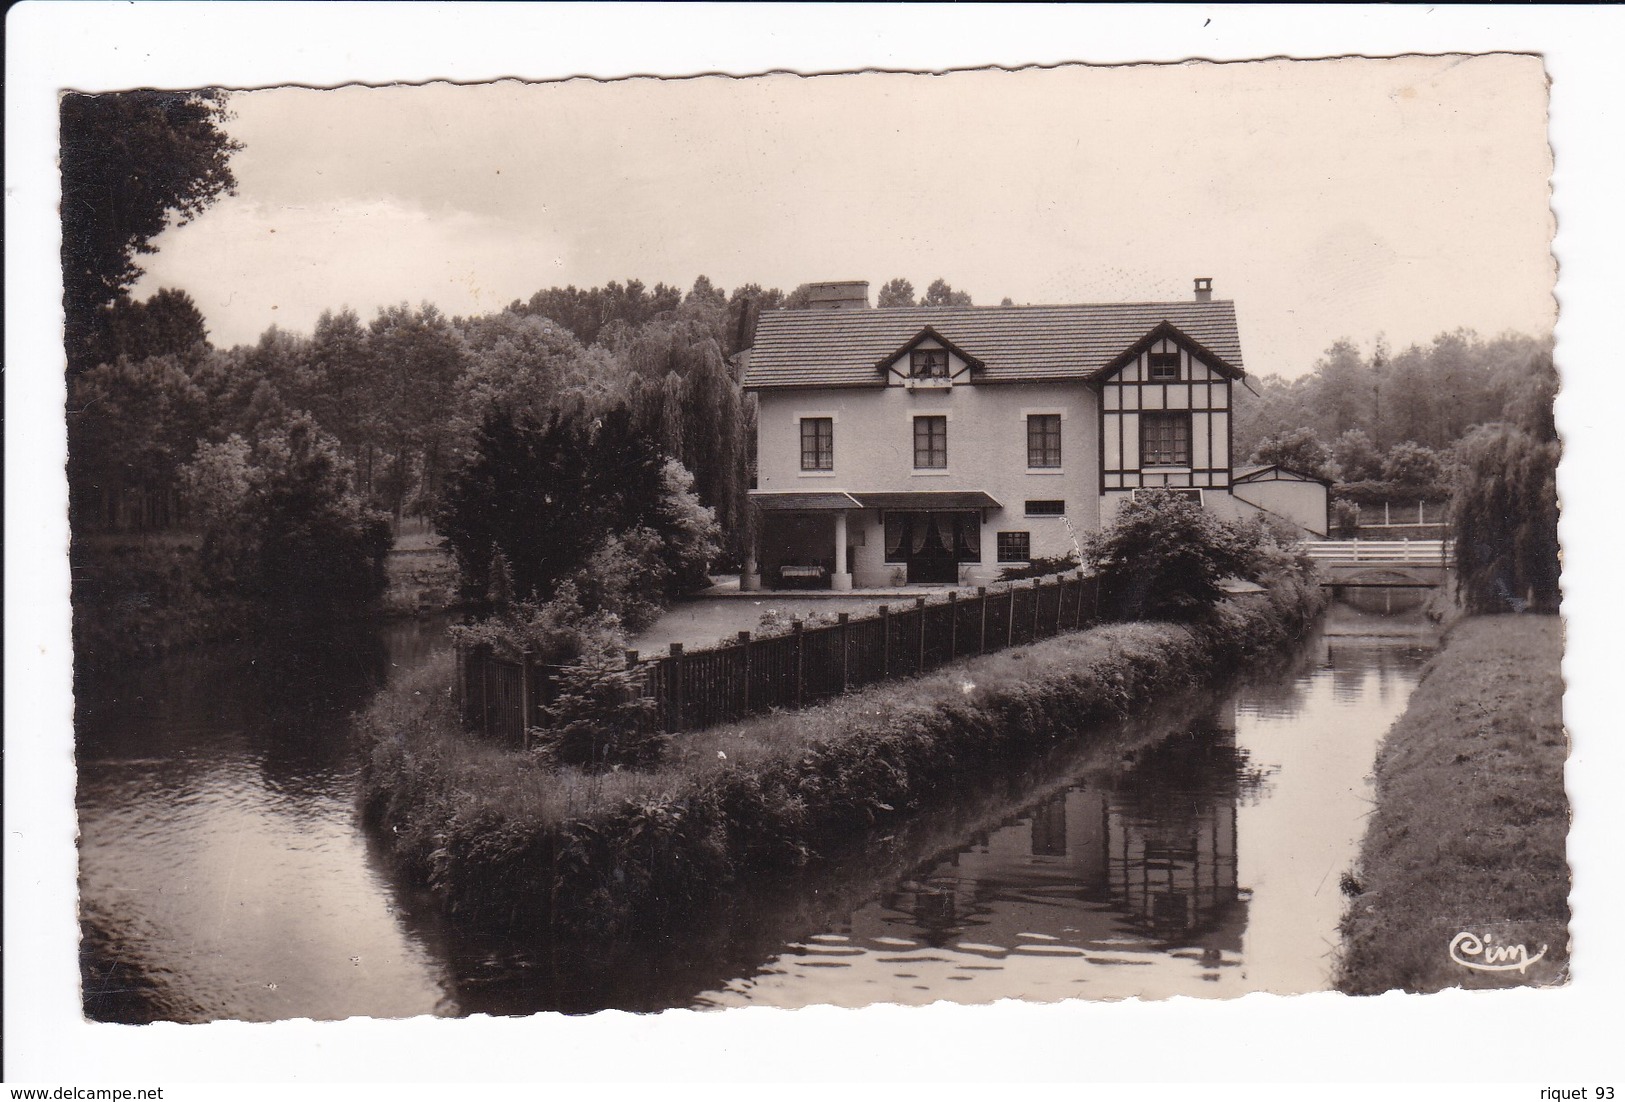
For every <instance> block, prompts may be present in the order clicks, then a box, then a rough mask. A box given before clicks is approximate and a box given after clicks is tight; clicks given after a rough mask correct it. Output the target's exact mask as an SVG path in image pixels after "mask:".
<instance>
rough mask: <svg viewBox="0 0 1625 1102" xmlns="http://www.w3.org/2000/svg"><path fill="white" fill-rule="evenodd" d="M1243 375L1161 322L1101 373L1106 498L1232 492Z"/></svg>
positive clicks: (1102, 480) (1102, 488)
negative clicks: (1167, 490) (1233, 417)
mask: <svg viewBox="0 0 1625 1102" xmlns="http://www.w3.org/2000/svg"><path fill="white" fill-rule="evenodd" d="M1241 375H1242V372H1241V370H1240V369H1239V368H1238V367H1236V366H1234V365H1233V364H1231V363H1229V362H1228V361H1226V360H1225V359H1224V358H1223V357H1222V356H1220V355H1218V354H1217V353H1214V352H1212V351H1210V350H1209V349H1207V348H1205V347H1204V346H1203V345H1202V344H1201V343H1200V342H1198V341H1196V340H1194V339H1193V338H1191V337H1190V336H1188V335H1187V334H1185V333H1183V332H1181V331H1180V330H1179V328H1178V327H1176V326H1175V325H1173V324H1172V323H1170V322H1166V321H1165V322H1161V323H1159V324H1158V325H1157V326H1156V327H1155V328H1153V329H1152V330H1151V331H1150V332H1149V333H1147V334H1146V335H1145V336H1144V337H1142V338H1141V339H1139V340H1138V341H1136V342H1135V343H1134V344H1133V345H1132V346H1130V347H1129V348H1128V349H1126V350H1125V351H1124V352H1123V353H1122V354H1120V355H1119V356H1117V357H1116V358H1115V359H1114V360H1113V361H1112V363H1111V364H1110V365H1108V367H1107V368H1106V369H1105V370H1104V371H1102V372H1101V375H1100V378H1099V380H1098V386H1099V387H1100V416H1101V426H1100V427H1101V431H1100V491H1101V492H1102V493H1109V492H1112V491H1123V490H1128V491H1133V490H1139V489H1151V488H1160V487H1177V488H1183V489H1190V488H1196V489H1204V490H1206V489H1213V490H1224V489H1228V488H1229V486H1230V439H1231V422H1230V413H1231V403H1230V384H1231V382H1232V381H1233V380H1235V379H1238V378H1240V377H1241Z"/></svg>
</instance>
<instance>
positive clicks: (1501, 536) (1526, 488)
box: [1450, 424, 1562, 613]
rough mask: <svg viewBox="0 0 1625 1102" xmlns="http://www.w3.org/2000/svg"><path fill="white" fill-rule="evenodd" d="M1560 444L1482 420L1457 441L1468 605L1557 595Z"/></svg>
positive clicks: (1454, 534) (1459, 530)
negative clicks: (1480, 423) (1480, 424)
mask: <svg viewBox="0 0 1625 1102" xmlns="http://www.w3.org/2000/svg"><path fill="white" fill-rule="evenodd" d="M1560 453H1561V447H1560V445H1559V444H1558V442H1557V441H1556V440H1550V441H1543V440H1539V439H1537V438H1536V437H1534V436H1532V435H1530V434H1529V433H1528V432H1525V431H1524V430H1523V429H1520V428H1518V427H1516V426H1514V425H1507V424H1491V425H1484V426H1482V427H1480V428H1478V429H1476V430H1474V431H1473V432H1472V433H1471V434H1469V435H1468V436H1467V437H1466V438H1465V439H1464V440H1463V441H1462V442H1461V444H1460V445H1459V446H1458V448H1457V453H1456V454H1457V460H1458V462H1459V464H1460V466H1459V468H1458V470H1457V474H1456V489H1455V494H1454V495H1453V497H1452V499H1451V503H1450V529H1451V538H1452V539H1453V540H1454V541H1455V546H1456V571H1457V576H1456V592H1457V595H1458V596H1459V597H1460V598H1461V600H1462V602H1463V604H1464V605H1465V606H1466V608H1467V610H1468V611H1469V612H1475V613H1493V612H1522V611H1525V610H1535V611H1551V610H1555V609H1556V608H1557V605H1558V602H1559V601H1560V599H1561V596H1562V594H1561V589H1560V585H1559V571H1560V558H1561V555H1560V551H1559V547H1558V542H1557V518H1558V502H1557V462H1558V457H1559V455H1560Z"/></svg>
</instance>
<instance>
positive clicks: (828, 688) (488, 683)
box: [458, 575, 1100, 745]
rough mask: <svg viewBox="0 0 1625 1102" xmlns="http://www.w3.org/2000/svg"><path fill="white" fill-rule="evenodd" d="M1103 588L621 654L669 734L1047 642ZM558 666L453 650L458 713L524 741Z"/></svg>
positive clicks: (975, 599)
mask: <svg viewBox="0 0 1625 1102" xmlns="http://www.w3.org/2000/svg"><path fill="white" fill-rule="evenodd" d="M1099 600H1100V592H1099V586H1098V584H1097V582H1096V581H1095V579H1093V578H1081V577H1078V576H1075V575H1074V576H1068V577H1061V578H1054V579H1043V578H1040V579H1036V580H1033V581H1030V582H1012V583H1008V584H1006V585H1000V586H995V587H992V588H989V587H987V586H982V587H980V588H978V589H977V591H976V593H975V594H974V595H973V596H961V595H959V594H957V593H950V594H948V596H947V599H946V600H944V601H938V602H935V603H927V601H926V599H925V598H924V597H920V598H918V599H916V600H915V602H914V603H913V604H912V605H907V606H904V607H893V606H890V605H881V606H880V607H879V608H878V609H877V610H876V612H875V614H874V615H870V616H859V617H855V618H854V617H852V616H849V615H848V614H847V613H844V612H843V613H841V614H840V617H839V619H838V620H837V622H836V623H833V624H825V625H820V626H817V627H806V626H804V625H803V624H802V623H801V622H800V621H797V622H795V623H794V624H793V625H792V626H791V630H790V633H789V634H788V635H778V636H772V637H769V638H766V639H755V638H752V636H751V633H750V632H748V631H742V632H740V633H739V637H738V638H737V639H736V640H735V641H734V642H732V643H728V644H724V645H722V646H717V647H710V648H707V649H705V650H695V651H688V650H685V649H684V647H683V645H682V644H681V643H673V644H672V645H671V653H669V654H666V655H662V656H659V657H651V658H645V657H643V656H642V655H639V654H638V652H637V651H628V652H627V654H626V666H627V669H630V670H633V671H635V672H636V673H637V674H638V675H639V676H640V677H641V682H642V685H643V692H644V695H645V696H646V697H648V698H649V699H651V700H653V701H654V704H655V707H654V716H655V722H656V723H658V724H659V725H660V727H661V728H662V729H664V730H666V731H671V732H679V731H699V730H703V729H704V728H707V727H714V726H716V725H717V724H720V723H728V722H731V721H734V720H739V719H744V718H746V717H747V716H753V715H760V714H762V713H764V712H768V711H771V710H773V709H775V708H780V709H793V708H801V707H805V706H807V705H809V704H813V703H816V702H817V701H820V700H824V699H827V698H829V697H832V696H838V695H839V694H841V693H844V692H847V691H849V690H851V689H856V688H860V687H862V686H864V685H870V684H873V683H874V682H877V681H886V680H889V679H892V678H898V677H913V676H916V675H918V674H921V673H929V672H930V671H932V670H935V669H938V668H939V667H941V666H943V665H946V664H947V663H949V662H953V661H955V660H956V659H960V658H968V657H973V656H976V655H981V654H992V653H993V652H995V651H1000V650H1004V649H1005V648H1007V647H1013V646H1021V645H1023V644H1026V643H1032V642H1035V641H1037V640H1039V639H1048V638H1050V637H1052V636H1055V635H1059V634H1060V633H1062V632H1065V631H1076V630H1078V629H1080V628H1084V627H1088V626H1090V625H1092V624H1094V623H1096V622H1097V620H1098V618H1099ZM553 672H554V671H553V669H552V668H550V667H546V666H543V665H541V664H539V663H536V662H533V661H530V660H528V659H527V660H525V661H515V660H512V659H505V658H501V657H499V656H497V655H495V654H493V653H492V652H491V651H490V650H489V649H484V648H482V649H464V650H459V652H458V688H459V698H460V699H461V701H462V714H463V722H464V723H465V724H467V725H468V726H470V727H473V728H476V729H478V730H480V731H483V732H485V733H486V734H487V735H490V736H492V737H495V738H500V739H503V740H506V741H508V742H510V743H512V744H514V745H524V744H525V742H526V737H527V736H526V732H527V731H528V729H529V728H531V727H535V726H540V725H541V724H542V722H543V716H544V709H545V708H546V707H547V705H548V703H550V702H551V700H552V699H553V696H554V688H553Z"/></svg>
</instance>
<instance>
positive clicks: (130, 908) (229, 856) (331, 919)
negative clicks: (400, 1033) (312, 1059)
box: [76, 623, 441, 1021]
mask: <svg viewBox="0 0 1625 1102" xmlns="http://www.w3.org/2000/svg"><path fill="white" fill-rule="evenodd" d="M440 634H441V627H440V625H438V624H430V625H419V624H412V623H401V624H393V625H389V626H388V627H386V628H385V629H384V630H382V631H379V630H377V629H376V628H374V629H371V630H366V631H362V632H357V633H353V634H352V633H344V634H330V635H327V636H324V637H322V638H320V639H316V640H310V641H307V643H306V645H305V646H304V647H303V648H300V649H297V650H296V651H294V652H290V651H287V650H285V649H282V648H278V647H276V646H272V645H267V644H264V643H262V644H261V645H259V646H256V647H252V648H236V649H231V650H227V651H222V652H220V653H217V654H214V655H212V656H210V657H209V658H208V659H206V660H202V661H200V660H198V659H196V658H192V659H191V660H188V661H179V660H177V661H170V662H164V663H158V664H156V665H153V666H147V667H143V668H142V669H140V670H139V671H132V672H131V673H129V674H127V675H126V676H123V677H117V678H106V679H102V680H101V681H100V682H99V683H98V684H96V685H93V686H87V685H81V686H80V689H79V695H78V702H77V703H78V712H77V715H76V729H77V730H76V734H77V736H78V742H77V756H78V767H79V786H78V793H77V801H78V808H79V818H80V831H81V840H80V846H79V853H80V895H81V908H80V913H81V929H82V936H83V941H82V952H81V957H82V972H83V979H84V984H85V989H84V996H85V1009H86V1013H87V1015H89V1016H90V1017H93V1018H97V1019H102V1020H112V1021H150V1020H156V1019H180V1020H187V1021H198V1020H206V1019H211V1018H219V1017H231V1018H244V1019H253V1020H264V1019H276V1018H284V1017H294V1016H314V1017H330V1018H331V1017H344V1016H347V1015H350V1014H379V1013H383V1014H391V1013H396V1014H410V1013H423V1012H427V1011H432V1010H434V1009H436V1008H437V1005H438V1004H439V992H440V989H441V985H440V983H439V982H438V981H437V979H436V971H437V969H436V967H435V965H434V963H433V961H432V960H431V959H430V957H429V954H427V953H426V952H425V951H424V949H423V947H422V946H420V945H418V944H415V943H413V942H412V941H411V939H410V938H408V937H405V936H403V934H402V931H401V929H400V926H399V923H398V921H397V916H396V914H395V913H394V907H393V905H392V900H391V894H390V892H389V890H388V883H387V879H386V877H385V876H384V875H383V873H382V870H381V867H380V866H379V865H378V863H377V862H376V859H375V857H374V858H369V854H368V850H367V843H366V841H365V839H364V837H363V834H362V832H361V830H360V828H359V824H357V823H356V821H355V814H354V802H355V789H354V762H353V760H352V758H351V746H350V740H349V737H348V718H349V715H350V714H351V713H352V711H353V710H354V709H356V708H358V707H360V706H361V705H363V704H364V703H365V702H366V700H367V698H368V696H369V695H370V693H371V692H373V691H374V690H375V689H376V688H377V686H379V685H380V684H382V683H383V681H384V680H385V678H386V677H387V676H388V673H389V671H390V670H391V669H394V668H398V667H399V665H400V664H403V663H404V664H407V665H410V664H411V663H412V662H413V661H414V660H416V659H419V658H420V657H421V656H422V655H425V654H426V653H427V650H428V648H431V647H433V646H434V645H436V641H437V639H438V637H439V636H440Z"/></svg>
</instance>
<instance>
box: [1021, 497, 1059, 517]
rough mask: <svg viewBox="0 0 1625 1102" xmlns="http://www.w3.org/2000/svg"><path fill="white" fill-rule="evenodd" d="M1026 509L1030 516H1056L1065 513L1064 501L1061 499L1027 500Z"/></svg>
mask: <svg viewBox="0 0 1625 1102" xmlns="http://www.w3.org/2000/svg"><path fill="white" fill-rule="evenodd" d="M1026 511H1027V515H1028V516H1030V517H1058V516H1062V515H1063V514H1065V513H1066V502H1065V501H1061V500H1053V501H1029V502H1027V510H1026Z"/></svg>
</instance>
